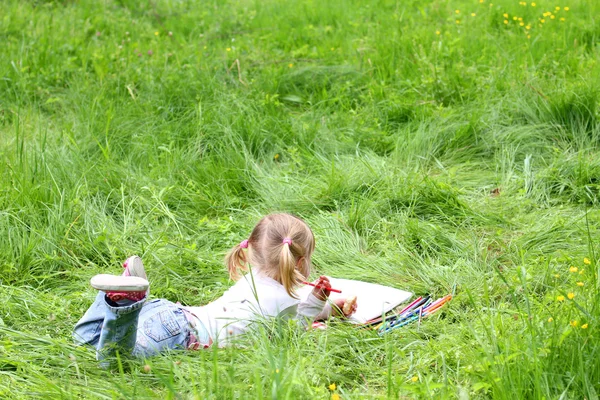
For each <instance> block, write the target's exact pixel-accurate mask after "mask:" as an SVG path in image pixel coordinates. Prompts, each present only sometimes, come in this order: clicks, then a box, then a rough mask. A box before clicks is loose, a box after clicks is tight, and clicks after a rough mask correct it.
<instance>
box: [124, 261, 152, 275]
mask: <svg viewBox="0 0 600 400" xmlns="http://www.w3.org/2000/svg"><path fill="white" fill-rule="evenodd" d="M124 264H125V265H126V268H127V270H128V271H129V276H138V277H140V278H144V279H146V280H148V276H147V275H146V270H145V269H144V263H143V262H142V259H141V258H140V257H138V256H131V257H129V258H128V259H127V260H125V263H124Z"/></svg>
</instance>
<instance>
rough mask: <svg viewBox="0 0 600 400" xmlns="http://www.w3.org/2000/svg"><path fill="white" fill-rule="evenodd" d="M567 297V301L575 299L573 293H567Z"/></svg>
mask: <svg viewBox="0 0 600 400" xmlns="http://www.w3.org/2000/svg"><path fill="white" fill-rule="evenodd" d="M567 297H568V298H569V300H573V298H575V293H573V292H569V293H568V294H567Z"/></svg>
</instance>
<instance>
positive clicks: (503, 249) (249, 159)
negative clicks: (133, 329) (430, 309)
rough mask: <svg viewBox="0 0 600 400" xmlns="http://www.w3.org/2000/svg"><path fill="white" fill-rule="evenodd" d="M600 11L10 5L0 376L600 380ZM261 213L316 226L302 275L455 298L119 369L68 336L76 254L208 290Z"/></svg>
mask: <svg viewBox="0 0 600 400" xmlns="http://www.w3.org/2000/svg"><path fill="white" fill-rule="evenodd" d="M598 17H600V3H599V2H597V1H595V0H560V1H555V0H552V1H550V0H536V1H535V2H530V1H528V2H519V1H517V0H468V1H467V0H404V1H389V0H380V1H363V2H360V1H350V0H322V1H311V0H307V1H298V2H283V1H277V0H262V1H252V0H238V1H226V0H224V1H204V2H198V1H177V0H155V1H135V0H103V1H88V0H81V1H41V0H40V1H17V0H5V1H2V2H0V43H1V44H0V177H1V179H0V397H2V398H15V399H18V398H23V399H25V398H36V397H39V398H60V399H69V398H110V399H112V398H127V399H133V398H138V399H142V398H161V399H162V398H171V399H180V398H202V399H204V398H219V399H220V398H222V399H229V398H280V399H283V398H287V399H302V398H306V399H319V398H323V399H326V398H330V397H332V395H333V398H335V397H336V395H340V396H341V397H342V398H344V399H359V398H432V397H434V398H460V399H468V398H498V399H511V400H514V399H522V398H535V399H554V398H561V399H583V398H586V399H598V393H599V392H600V361H599V360H600V341H599V338H600V309H599V308H600V298H599V297H600V296H599V294H598V293H599V290H598V289H599V288H600V287H599V281H598V269H599V267H598V263H597V262H598V250H599V247H598V226H599V225H598V223H599V221H600V212H599V211H598V202H599V195H600V142H599V140H600V108H599V100H600V93H599V87H600V86H599V84H600V65H599V62H600V21H599V20H598ZM272 211H288V212H292V213H296V214H298V215H300V216H302V217H303V218H305V219H306V221H307V222H308V223H309V224H310V226H311V227H312V228H313V230H314V232H315V234H316V237H317V248H316V254H315V257H314V270H315V274H317V273H326V274H330V275H332V276H336V277H342V278H356V279H363V280H367V281H371V282H379V283H384V284H388V285H390V286H394V287H398V288H402V289H406V290H410V291H413V292H414V293H416V294H427V293H431V294H433V295H435V296H441V295H444V294H446V293H449V292H452V291H454V293H455V298H454V300H453V301H452V303H451V304H450V306H449V307H448V308H446V310H445V311H444V312H443V313H441V314H439V316H437V317H435V318H433V319H431V320H428V321H427V322H426V323H424V324H422V325H421V326H420V327H418V326H416V325H415V326H411V327H407V328H405V329H400V330H396V331H395V332H393V333H390V334H388V335H385V336H383V337H380V336H378V335H377V334H376V333H375V332H370V331H363V330H356V329H353V328H351V327H348V326H346V325H344V324H334V325H332V326H331V327H330V329H329V330H327V331H325V332H322V331H317V332H308V333H303V334H300V333H298V332H295V331H294V330H293V329H289V327H286V326H274V327H272V329H264V330H259V331H257V332H255V333H254V334H252V335H250V337H248V339H247V340H248V343H247V346H246V347H245V348H228V349H221V350H216V349H213V350H208V351H199V352H180V353H173V354H168V355H165V356H160V357H155V358H152V359H149V360H123V363H122V365H121V366H120V367H119V368H115V369H111V370H102V369H100V368H98V365H97V363H96V361H95V360H94V353H93V351H92V350H90V349H87V348H77V347H75V346H74V345H73V344H72V341H71V329H72V326H73V325H74V323H75V322H76V321H77V320H78V318H79V317H80V316H81V315H82V314H83V312H84V311H85V310H86V308H87V307H88V306H89V304H90V303H91V301H92V300H93V297H94V293H93V290H92V289H90V287H89V285H88V281H89V279H90V277H91V276H93V275H95V274H97V273H103V272H114V273H119V271H120V266H119V265H120V263H121V262H122V260H124V259H125V258H126V257H127V256H128V255H131V254H139V255H141V256H142V257H143V259H144V261H145V263H146V265H147V269H148V273H149V275H150V281H151V284H152V292H153V295H154V296H157V297H165V298H168V299H170V300H173V301H181V302H182V303H184V304H190V305H199V304H204V303H206V302H209V301H211V300H212V299H214V298H216V297H218V296H219V295H220V294H221V293H222V292H223V291H224V290H225V289H226V288H227V287H229V286H230V285H231V282H230V281H229V280H228V277H227V274H226V272H225V269H224V267H223V265H222V258H223V255H224V253H225V252H226V251H227V250H228V249H229V248H230V247H231V246H233V245H234V244H235V243H237V242H239V241H240V240H242V239H244V238H245V237H246V236H247V235H248V234H249V232H250V230H251V228H252V227H253V225H254V224H255V223H256V222H257V220H258V219H259V218H260V217H261V216H262V215H264V214H266V213H268V212H272ZM359 301H360V298H359ZM332 383H335V385H336V388H335V390H334V391H332V390H331V389H330V388H329V386H330V385H331V384H332Z"/></svg>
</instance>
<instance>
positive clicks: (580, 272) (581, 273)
mask: <svg viewBox="0 0 600 400" xmlns="http://www.w3.org/2000/svg"><path fill="white" fill-rule="evenodd" d="M562 19H564V18H562ZM583 271H585V269H582V270H581V271H579V275H583Z"/></svg>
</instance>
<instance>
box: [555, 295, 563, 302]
mask: <svg viewBox="0 0 600 400" xmlns="http://www.w3.org/2000/svg"><path fill="white" fill-rule="evenodd" d="M556 300H558V301H565V296H563V295H560V296H556Z"/></svg>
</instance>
